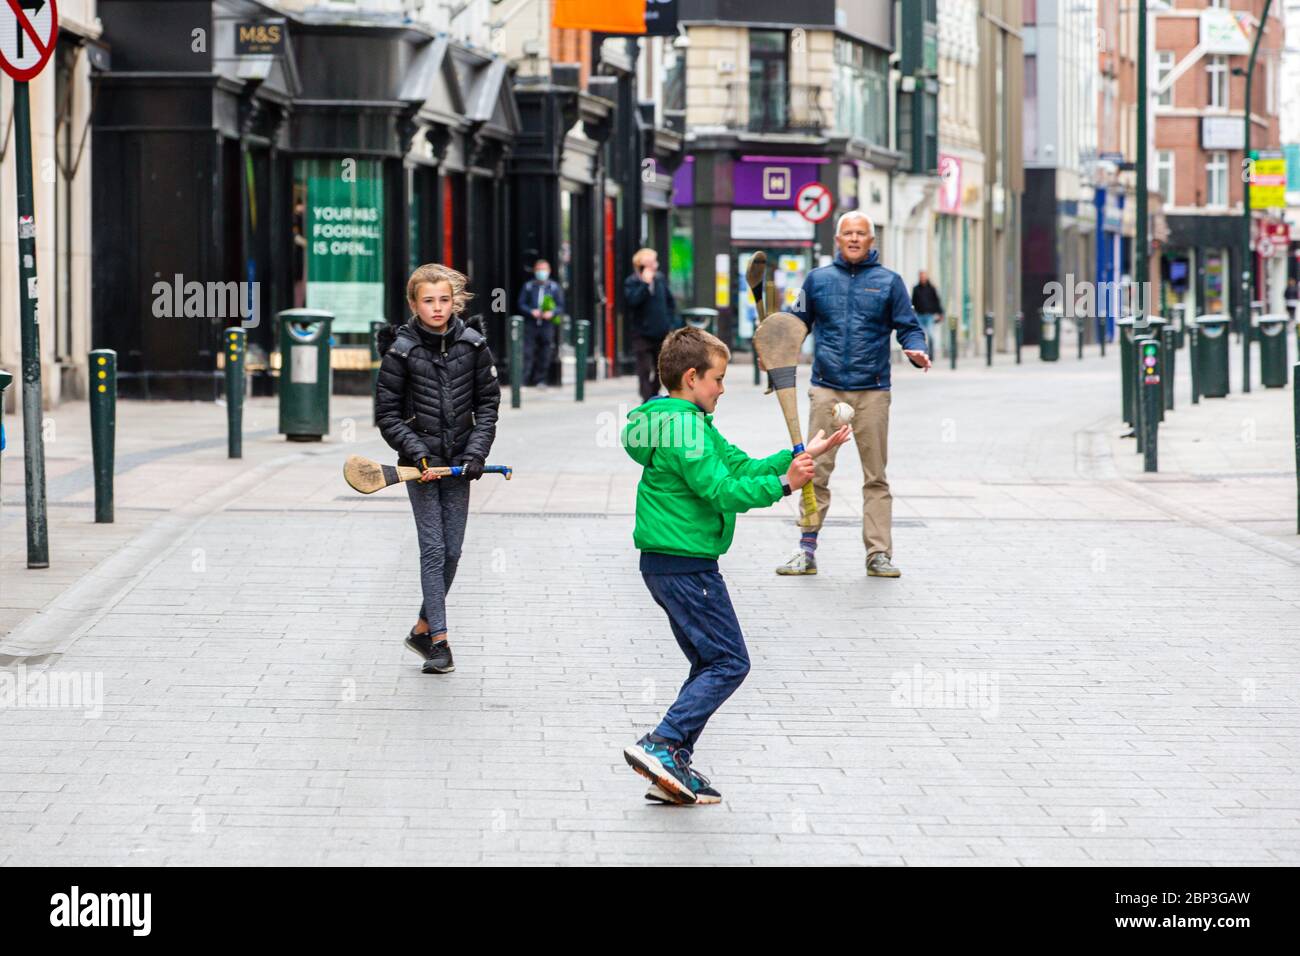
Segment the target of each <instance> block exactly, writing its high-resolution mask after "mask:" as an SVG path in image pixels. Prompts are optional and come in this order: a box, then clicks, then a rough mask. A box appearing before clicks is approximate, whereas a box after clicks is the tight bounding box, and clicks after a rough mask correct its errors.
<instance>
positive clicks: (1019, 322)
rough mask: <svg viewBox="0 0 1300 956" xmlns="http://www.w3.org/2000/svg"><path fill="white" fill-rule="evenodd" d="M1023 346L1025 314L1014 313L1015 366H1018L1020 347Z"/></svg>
mask: <svg viewBox="0 0 1300 956" xmlns="http://www.w3.org/2000/svg"><path fill="white" fill-rule="evenodd" d="M1024 344H1025V314H1024V313H1023V312H1017V313H1016V364H1017V365H1019V364H1020V347H1021V346H1022V345H1024Z"/></svg>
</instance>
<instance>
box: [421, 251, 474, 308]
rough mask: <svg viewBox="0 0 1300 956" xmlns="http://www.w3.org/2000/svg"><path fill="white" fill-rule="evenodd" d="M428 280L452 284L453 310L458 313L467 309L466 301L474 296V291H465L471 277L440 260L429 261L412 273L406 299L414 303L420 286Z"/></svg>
mask: <svg viewBox="0 0 1300 956" xmlns="http://www.w3.org/2000/svg"><path fill="white" fill-rule="evenodd" d="M426 282H433V283H437V282H445V283H447V285H449V286H451V310H452V312H454V313H456V314H457V315H459V314H460V313H461V312H463V311H465V305H466V303H468V302H469V300H470V299H472V298H474V293H472V292H466V291H465V286H466V285H468V284H469V279H468V278H467V277H466V276H465V275H464V274H463V273H460V272H457V271H456V270H455V269H452V268H449V267H448V266H444V265H443V264H442V263H440V262H429V263H426V264H425V265H422V266H420V267H419V268H418V269H416V270H415V271H414V272H412V273H411V278H410V279H408V280H407V282H406V301H407V302H409V303H411V304H412V305H414V304H415V299H416V296H418V295H419V293H420V286H422V285H424V284H425V283H426ZM413 311H414V310H413Z"/></svg>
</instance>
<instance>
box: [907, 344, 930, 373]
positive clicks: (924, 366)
mask: <svg viewBox="0 0 1300 956" xmlns="http://www.w3.org/2000/svg"><path fill="white" fill-rule="evenodd" d="M903 354H904V355H906V356H907V357H908V359H909V360H910V361H911V363H912V364H913V365H915V366H916V367H917V368H919V369H921V370H922V371H925V372H928V371H930V356H928V355H926V354H925V349H903Z"/></svg>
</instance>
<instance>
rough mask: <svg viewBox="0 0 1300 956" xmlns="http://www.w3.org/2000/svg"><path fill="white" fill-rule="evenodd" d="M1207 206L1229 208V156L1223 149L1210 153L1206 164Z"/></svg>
mask: <svg viewBox="0 0 1300 956" xmlns="http://www.w3.org/2000/svg"><path fill="white" fill-rule="evenodd" d="M1216 180H1217V181H1218V183H1219V188H1218V189H1216V188H1215V182H1216ZM1205 205H1206V206H1207V207H1213V208H1215V209H1226V208H1227V207H1228V154H1227V152H1225V151H1224V150H1221V149H1219V150H1215V151H1214V152H1212V153H1210V155H1209V158H1208V159H1207V160H1206V163H1205Z"/></svg>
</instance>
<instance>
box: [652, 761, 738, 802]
mask: <svg viewBox="0 0 1300 956" xmlns="http://www.w3.org/2000/svg"><path fill="white" fill-rule="evenodd" d="M677 753H678V754H682V753H685V751H683V750H681V749H680V748H678V751H677ZM687 769H688V770H689V771H690V774H691V789H692V790H693V791H694V792H695V802H696V803H700V804H705V803H721V802H722V794H720V793H718V791H717V790H715V789H713V786H712V785H711V784H710V783H709V778H708V777H706V776H704V774H702V773H700V772H699V771H698V770H696V769H695V768H694V767H692V766H690V764H689V763H688V764H687ZM645 798H646V799H647V800H653V801H654V802H655V803H682V801H681V800H676V799H674V798H673V797H670V796H669V795H668V794H667V793H665V792H664V791H663V790H662V789H661V788H660V787H659V785H658V784H656V785H654V786H652V787H651V788H650V789H649V790H647V791H646V792H645Z"/></svg>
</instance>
